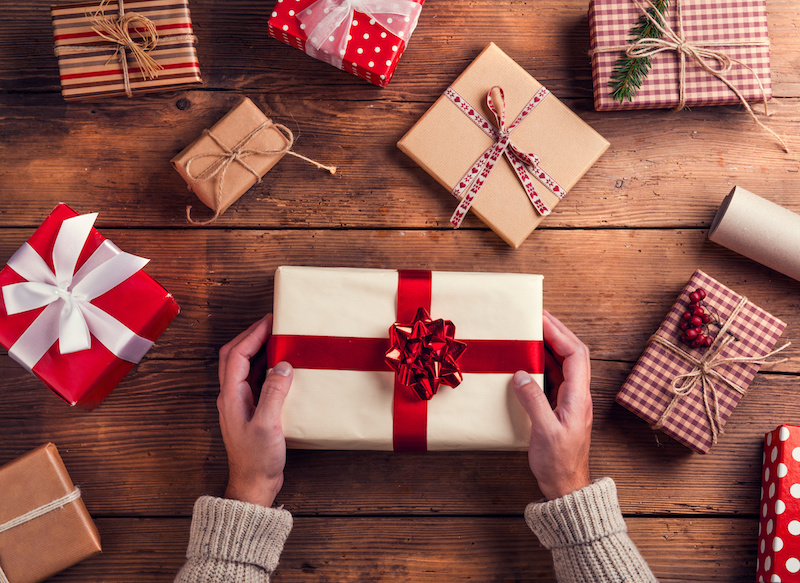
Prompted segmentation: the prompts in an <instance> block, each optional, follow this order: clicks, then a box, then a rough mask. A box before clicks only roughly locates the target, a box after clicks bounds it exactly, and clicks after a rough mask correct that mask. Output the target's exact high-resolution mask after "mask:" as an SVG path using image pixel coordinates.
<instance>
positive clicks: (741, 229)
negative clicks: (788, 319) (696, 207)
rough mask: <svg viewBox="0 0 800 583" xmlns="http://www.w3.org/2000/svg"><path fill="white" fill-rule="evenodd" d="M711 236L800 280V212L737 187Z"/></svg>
mask: <svg viewBox="0 0 800 583" xmlns="http://www.w3.org/2000/svg"><path fill="white" fill-rule="evenodd" d="M708 238H709V239H710V240H711V241H714V242H715V243H718V244H719V245H722V246H723V247H727V248H728V249H730V250H731V251H735V252H736V253H739V254H740V255H744V256H745V257H747V258H749V259H752V260H753V261H757V262H759V263H761V264H763V265H766V266H767V267H770V268H772V269H774V270H775V271H778V272H780V273H783V274H784V275H788V276H789V277H791V278H793V279H796V280H798V281H800V253H798V252H799V251H800V215H798V214H796V213H793V212H792V211H790V210H788V209H785V208H783V207H782V206H779V205H777V204H775V203H774V202H770V201H768V200H766V199H764V198H761V197H760V196H758V195H756V194H753V193H752V192H749V191H747V190H745V189H744V188H741V187H739V186H735V187H734V188H733V190H731V192H730V194H728V196H726V197H725V199H724V200H723V201H722V204H721V205H720V207H719V210H718V211H717V215H716V216H715V217H714V221H713V222H712V223H711V228H710V229H709V231H708Z"/></svg>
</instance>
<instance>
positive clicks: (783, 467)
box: [756, 425, 800, 583]
mask: <svg viewBox="0 0 800 583" xmlns="http://www.w3.org/2000/svg"><path fill="white" fill-rule="evenodd" d="M763 466H764V467H763V470H762V471H763V473H762V474H761V480H762V481H761V484H762V485H761V503H760V505H759V523H758V561H757V562H756V577H757V580H758V581H759V583H765V582H768V583H777V582H783V583H787V582H789V581H800V427H798V426H797V425H781V426H780V427H778V428H776V429H775V430H773V431H770V432H769V433H767V434H766V435H765V436H764V463H763Z"/></svg>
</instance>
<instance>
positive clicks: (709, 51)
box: [589, 0, 789, 152]
mask: <svg viewBox="0 0 800 583" xmlns="http://www.w3.org/2000/svg"><path fill="white" fill-rule="evenodd" d="M632 2H633V3H634V4H635V5H636V7H637V8H638V9H639V10H641V12H642V14H644V16H645V17H646V18H647V20H649V21H650V23H651V24H652V25H653V26H654V27H655V28H656V29H657V30H658V31H659V32H660V33H661V35H662V36H661V38H643V39H638V40H636V41H635V42H633V43H628V44H624V45H617V46H611V47H601V48H595V49H592V50H591V51H589V55H590V56H591V55H595V54H598V53H612V52H613V53H616V52H619V51H624V52H625V54H626V55H627V56H628V57H630V58H634V59H642V58H648V57H652V56H655V55H657V54H659V53H662V52H664V51H674V52H675V53H677V55H678V63H679V68H678V105H677V107H676V108H675V109H676V110H681V109H683V108H684V107H685V106H686V58H687V57H689V58H691V59H692V60H694V61H695V62H696V63H697V64H698V65H699V66H700V67H701V68H702V69H703V70H704V71H706V72H707V73H709V74H711V75H713V76H714V77H716V78H717V79H719V80H720V81H722V82H723V83H724V84H725V85H726V86H727V87H728V88H729V89H730V90H731V91H732V92H733V93H734V95H736V97H737V98H738V99H739V101H740V102H741V103H742V105H743V106H744V108H745V110H746V111H747V113H748V114H749V115H750V117H751V118H752V120H753V121H754V122H755V123H756V124H757V125H758V126H759V127H760V128H761V129H763V130H764V131H766V132H768V133H769V134H770V135H772V136H773V137H774V138H775V139H776V140H777V141H778V143H779V144H780V145H781V147H782V148H783V150H784V151H785V152H789V146H788V145H787V144H786V142H785V141H784V140H783V138H781V137H780V136H779V135H778V134H777V133H775V132H774V131H773V130H771V129H770V128H768V127H767V126H766V125H764V124H763V123H762V122H761V120H759V119H758V117H757V116H756V114H755V112H754V111H753V108H752V107H750V104H749V103H747V100H746V99H745V97H744V95H742V93H741V92H740V91H739V89H738V88H737V87H736V85H734V84H733V82H732V81H730V80H729V79H728V78H727V77H726V76H725V75H726V73H729V72H730V71H731V69H732V68H733V64H734V63H735V64H737V65H741V66H742V67H744V68H745V69H747V70H748V71H749V72H750V74H751V75H752V76H753V77H754V78H755V80H756V82H757V83H758V87H759V90H760V92H761V98H762V100H763V103H764V115H766V116H767V117H769V116H770V113H769V108H768V106H767V92H766V90H765V89H764V84H763V83H762V82H761V78H760V77H759V76H758V74H757V73H756V72H755V71H754V70H753V69H752V67H750V66H748V65H747V64H745V63H743V62H742V61H741V60H739V59H736V58H733V57H731V56H730V55H728V54H727V53H725V52H723V51H722V50H715V49H713V48H711V47H750V46H769V40H747V41H736V40H724V41H701V42H700V43H693V42H690V41H687V40H686V38H685V36H684V29H683V13H682V11H681V2H680V0H676V2H675V13H676V20H677V23H678V31H677V32H676V31H675V30H674V29H673V28H672V27H671V26H670V25H669V23H667V21H666V19H664V21H663V22H662V21H660V20H659V19H658V18H656V17H654V16H653V14H651V13H650V12H649V11H648V10H647V8H648V7H649V8H652V9H653V12H656V11H655V6H654V5H653V3H652V2H651V1H650V0H642V1H640V0H632ZM715 61H716V64H717V65H718V66H717V67H714V66H713V63H714V62H715Z"/></svg>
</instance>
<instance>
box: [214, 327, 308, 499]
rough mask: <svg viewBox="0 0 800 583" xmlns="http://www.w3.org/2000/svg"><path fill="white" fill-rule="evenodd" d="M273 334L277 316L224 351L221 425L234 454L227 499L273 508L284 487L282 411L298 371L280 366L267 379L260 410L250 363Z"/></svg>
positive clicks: (230, 453) (221, 353) (251, 329)
mask: <svg viewBox="0 0 800 583" xmlns="http://www.w3.org/2000/svg"><path fill="white" fill-rule="evenodd" d="M271 332H272V314H267V315H266V316H264V317H263V318H262V319H261V320H259V321H258V322H256V323H255V324H253V325H252V326H250V327H249V328H248V329H247V330H245V331H244V332H242V333H241V334H239V335H238V336H237V337H236V338H234V339H233V340H231V341H230V342H228V343H227V344H226V345H225V346H223V347H222V348H221V349H220V351H219V385H220V391H219V397H218V398H217V409H218V410H219V425H220V428H221V430H222V441H223V442H225V451H226V452H227V453H228V487H227V489H226V490H225V497H226V498H232V499H235V500H241V501H243V502H250V503H253V504H260V505H261V506H271V505H272V503H273V502H274V501H275V496H277V495H278V492H279V491H280V489H281V486H283V468H284V466H285V465H286V440H285V439H284V437H283V428H282V427H281V408H282V407H283V401H284V399H286V394H287V393H288V392H289V387H290V386H291V383H292V367H291V365H290V364H289V363H288V362H279V363H278V364H276V365H275V367H274V368H273V369H272V370H271V371H270V372H269V373H268V374H267V378H266V380H265V381H264V384H263V386H262V388H261V396H260V397H259V400H258V405H257V406H256V405H255V404H254V400H253V390H252V389H251V387H250V383H248V381H247V379H248V375H249V374H250V359H251V358H253V356H255V354H256V353H257V352H258V351H259V349H260V348H261V347H262V346H263V345H264V343H265V342H266V341H267V338H269V335H270V333H271Z"/></svg>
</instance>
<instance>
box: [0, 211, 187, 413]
mask: <svg viewBox="0 0 800 583" xmlns="http://www.w3.org/2000/svg"><path fill="white" fill-rule="evenodd" d="M96 217H97V214H96V213H93V214H89V215H81V216H78V215H77V213H76V212H75V211H73V210H72V209H71V208H69V207H68V206H67V205H65V204H59V205H58V206H57V207H56V208H55V210H53V212H52V213H51V214H50V216H48V217H47V219H45V221H44V222H43V223H42V224H41V226H40V227H39V228H38V229H36V231H35V232H34V233H33V235H32V236H31V238H30V239H28V241H27V243H25V244H23V246H22V247H20V249H19V250H17V252H16V253H14V255H13V256H12V257H11V259H9V261H8V263H9V264H8V265H6V266H5V267H4V268H3V269H2V270H0V288H2V294H0V297H1V298H2V300H0V344H2V345H3V346H4V347H5V348H6V349H8V351H9V356H11V357H12V358H14V360H16V361H17V362H19V363H20V364H22V365H23V366H24V367H25V368H27V369H28V370H30V371H31V372H32V373H33V374H35V375H36V376H37V377H39V379H41V380H42V381H43V382H44V383H45V385H47V386H48V387H49V388H50V389H51V390H52V391H53V392H55V393H56V394H57V395H58V396H60V397H61V398H62V399H64V400H65V401H67V402H68V403H69V404H70V405H78V406H79V407H81V408H83V409H87V410H89V409H93V408H94V407H96V406H97V405H99V404H100V402H101V401H102V400H103V399H104V398H105V397H106V396H108V394H109V393H110V392H111V391H112V389H113V388H114V387H115V386H116V385H117V384H118V383H119V382H120V381H121V380H122V378H123V377H124V376H125V375H126V374H127V373H128V371H130V370H131V368H133V366H134V364H136V363H137V362H138V361H139V360H140V359H141V358H142V356H144V354H145V353H146V352H147V350H148V349H149V348H150V346H151V345H152V343H153V342H155V340H156V339H157V338H158V337H159V336H160V335H161V333H162V332H163V331H164V330H165V329H166V327H167V326H168V325H169V323H170V322H171V321H172V320H173V319H174V318H175V316H177V315H178V312H179V311H180V308H179V307H178V304H177V303H176V302H175V300H174V299H173V297H172V294H170V293H169V292H168V291H167V290H165V289H164V288H163V287H161V285H159V284H158V283H157V282H156V281H155V280H154V279H153V278H151V277H150V276H149V275H147V274H146V273H145V272H144V271H141V268H142V267H143V266H144V265H145V264H146V263H147V261H148V260H146V259H143V258H141V257H136V256H135V255H130V254H128V253H124V252H122V251H120V249H119V248H118V247H117V246H116V245H114V244H113V243H112V242H111V241H108V240H107V239H106V238H105V237H103V235H101V234H100V233H99V232H98V231H97V230H96V229H94V227H93V226H92V225H93V224H94V220H95V219H96ZM12 266H13V267H12Z"/></svg>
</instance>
